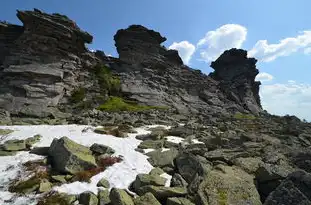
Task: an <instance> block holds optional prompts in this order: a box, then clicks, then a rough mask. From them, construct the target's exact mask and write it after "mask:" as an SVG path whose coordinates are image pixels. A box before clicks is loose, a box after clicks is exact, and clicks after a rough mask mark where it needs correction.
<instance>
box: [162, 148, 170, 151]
mask: <svg viewBox="0 0 311 205" xmlns="http://www.w3.org/2000/svg"><path fill="white" fill-rule="evenodd" d="M168 150H170V149H168V148H162V150H161V152H165V151H168Z"/></svg>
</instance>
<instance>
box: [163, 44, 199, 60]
mask: <svg viewBox="0 0 311 205" xmlns="http://www.w3.org/2000/svg"><path fill="white" fill-rule="evenodd" d="M168 48H169V49H172V50H177V51H178V53H179V56H180V57H181V59H182V60H183V62H184V63H185V64H188V63H189V61H190V59H191V57H192V55H193V53H194V51H195V46H194V45H193V44H191V43H189V42H188V41H181V42H179V43H177V42H174V43H173V44H172V45H170V46H169V47H168Z"/></svg>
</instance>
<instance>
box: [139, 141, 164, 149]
mask: <svg viewBox="0 0 311 205" xmlns="http://www.w3.org/2000/svg"><path fill="white" fill-rule="evenodd" d="M163 144H164V141H163V140H145V141H142V142H141V143H140V144H139V145H138V148H140V149H160V148H162V147H163Z"/></svg>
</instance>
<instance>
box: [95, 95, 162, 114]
mask: <svg viewBox="0 0 311 205" xmlns="http://www.w3.org/2000/svg"><path fill="white" fill-rule="evenodd" d="M98 109H99V110H102V111H108V112H118V111H129V112H138V111H145V110H152V109H167V108H166V107H161V106H148V105H139V104H137V103H135V102H132V101H126V100H124V99H122V98H120V97H110V98H109V100H108V101H106V102H105V103H104V104H102V105H100V106H99V107H98Z"/></svg>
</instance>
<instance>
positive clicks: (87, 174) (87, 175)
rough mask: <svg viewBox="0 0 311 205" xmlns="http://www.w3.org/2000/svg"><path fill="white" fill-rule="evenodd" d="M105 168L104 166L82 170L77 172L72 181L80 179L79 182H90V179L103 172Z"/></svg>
mask: <svg viewBox="0 0 311 205" xmlns="http://www.w3.org/2000/svg"><path fill="white" fill-rule="evenodd" d="M104 170H105V168H104V167H96V168H93V169H90V170H85V171H81V172H78V173H76V174H75V175H74V176H73V178H72V179H71V181H72V182H74V181H79V182H90V179H91V178H92V177H93V176H95V175H97V174H99V173H101V172H103V171H104Z"/></svg>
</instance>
